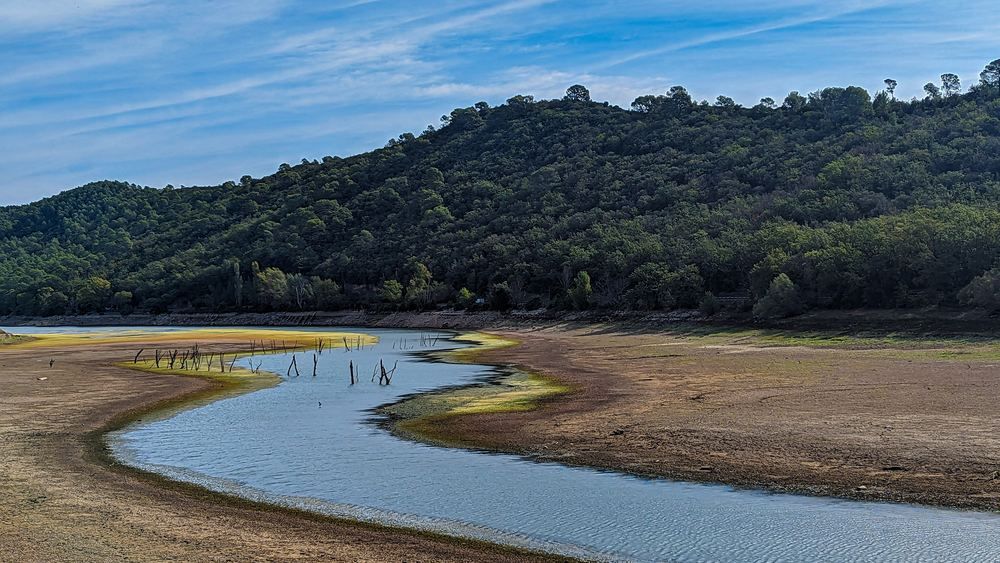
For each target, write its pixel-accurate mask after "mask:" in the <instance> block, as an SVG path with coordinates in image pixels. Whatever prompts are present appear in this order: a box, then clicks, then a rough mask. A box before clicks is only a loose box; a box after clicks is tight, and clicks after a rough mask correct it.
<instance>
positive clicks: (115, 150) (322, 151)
mask: <svg viewBox="0 0 1000 563" xmlns="http://www.w3.org/2000/svg"><path fill="white" fill-rule="evenodd" d="M996 58H1000V18H997V17H996V14H995V0H966V1H962V2H948V1H940V0H936V1H930V0H927V1H923V0H869V1H813V0H760V1H754V2H746V1H738V0H701V1H699V2H691V1H690V0H688V1H674V0H660V1H647V0H631V1H627V2H626V1H621V2H597V1H591V0H573V1H562V0H486V1H468V0H440V1H435V2H428V1H422V2H421V1H413V0H409V1H395V0H330V1H325V2H320V1H305V0H253V1H247V0H214V1H212V0H173V1H164V0H32V1H28V0H0V172H2V181H0V205H7V204H20V203H26V202H29V201H33V200H36V199H39V198H42V197H46V196H49V195H52V194H55V193H58V192H60V191H63V190H66V189H70V188H73V187H75V186H78V185H81V184H85V183H87V182H90V181H95V180H103V179H111V180H123V181H129V182H134V183H137V184H141V185H149V186H154V187H162V186H164V185H166V184H173V185H175V186H182V185H186V186H190V185H214V184H219V183H222V182H224V181H227V180H236V179H238V178H239V177H241V176H242V175H244V174H250V175H252V176H254V177H259V176H262V175H266V174H269V173H272V172H274V171H275V170H276V169H277V168H278V165H279V164H281V163H283V162H288V163H293V164H294V163H297V162H299V161H301V160H302V159H303V158H307V159H310V160H311V159H315V158H322V157H323V156H326V155H340V156H346V155H351V154H356V153H358V152H363V151H366V150H370V149H373V148H377V147H381V146H383V145H385V143H386V141H387V140H388V139H390V138H392V137H396V136H397V135H399V134H400V133H403V132H407V131H409V132H414V133H419V132H420V131H422V130H423V129H425V128H426V127H427V125H429V124H435V125H436V124H439V122H440V117H441V115H443V114H447V113H449V112H450V111H451V110H452V109H454V108H456V107H467V106H471V105H473V104H474V103H476V102H478V101H480V100H484V101H487V102H489V103H490V104H493V105H496V104H500V103H503V101H504V100H506V99H507V98H509V97H511V96H512V95H515V94H531V95H534V96H535V97H536V98H556V97H561V96H562V95H563V93H564V91H565V89H566V88H567V87H568V86H570V85H572V84H575V83H581V84H584V85H585V86H587V87H588V88H589V89H590V91H591V94H592V96H593V98H594V99H595V100H598V101H605V100H606V101H609V102H610V103H612V104H615V105H619V106H621V107H628V106H629V104H630V103H631V101H632V100H633V99H634V98H636V97H637V96H639V95H643V94H658V93H663V92H665V91H666V90H667V89H668V88H669V87H670V86H671V85H675V84H680V85H684V86H685V87H687V88H688V90H689V91H691V93H692V95H694V97H695V98H697V99H710V100H714V99H715V97H716V96H718V95H727V96H730V97H733V98H735V99H736V100H737V101H738V102H740V103H743V104H745V105H752V104H754V103H756V102H757V101H758V100H759V99H760V98H762V97H765V96H769V97H772V98H774V99H776V100H778V101H779V102H780V100H781V99H783V98H784V96H785V95H786V94H787V93H788V92H789V91H792V90H797V91H800V92H803V93H806V92H810V91H814V90H817V89H820V88H823V87H826V86H848V85H858V86H862V87H865V88H867V89H868V90H869V91H872V92H875V91H877V90H879V89H880V88H881V87H882V81H883V79H885V78H887V77H891V78H894V79H896V80H897V81H898V82H899V87H898V89H897V91H896V95H897V97H903V98H909V97H912V96H916V95H921V90H922V87H923V85H924V84H925V83H927V82H929V81H939V78H938V77H939V76H940V74H942V73H944V72H954V73H956V74H958V75H959V76H960V77H961V78H962V79H963V85H964V86H966V87H967V86H969V85H971V84H973V83H974V82H975V81H976V80H977V77H978V74H979V72H980V70H982V68H983V67H984V66H985V64H986V63H987V62H989V61H991V60H993V59H996Z"/></svg>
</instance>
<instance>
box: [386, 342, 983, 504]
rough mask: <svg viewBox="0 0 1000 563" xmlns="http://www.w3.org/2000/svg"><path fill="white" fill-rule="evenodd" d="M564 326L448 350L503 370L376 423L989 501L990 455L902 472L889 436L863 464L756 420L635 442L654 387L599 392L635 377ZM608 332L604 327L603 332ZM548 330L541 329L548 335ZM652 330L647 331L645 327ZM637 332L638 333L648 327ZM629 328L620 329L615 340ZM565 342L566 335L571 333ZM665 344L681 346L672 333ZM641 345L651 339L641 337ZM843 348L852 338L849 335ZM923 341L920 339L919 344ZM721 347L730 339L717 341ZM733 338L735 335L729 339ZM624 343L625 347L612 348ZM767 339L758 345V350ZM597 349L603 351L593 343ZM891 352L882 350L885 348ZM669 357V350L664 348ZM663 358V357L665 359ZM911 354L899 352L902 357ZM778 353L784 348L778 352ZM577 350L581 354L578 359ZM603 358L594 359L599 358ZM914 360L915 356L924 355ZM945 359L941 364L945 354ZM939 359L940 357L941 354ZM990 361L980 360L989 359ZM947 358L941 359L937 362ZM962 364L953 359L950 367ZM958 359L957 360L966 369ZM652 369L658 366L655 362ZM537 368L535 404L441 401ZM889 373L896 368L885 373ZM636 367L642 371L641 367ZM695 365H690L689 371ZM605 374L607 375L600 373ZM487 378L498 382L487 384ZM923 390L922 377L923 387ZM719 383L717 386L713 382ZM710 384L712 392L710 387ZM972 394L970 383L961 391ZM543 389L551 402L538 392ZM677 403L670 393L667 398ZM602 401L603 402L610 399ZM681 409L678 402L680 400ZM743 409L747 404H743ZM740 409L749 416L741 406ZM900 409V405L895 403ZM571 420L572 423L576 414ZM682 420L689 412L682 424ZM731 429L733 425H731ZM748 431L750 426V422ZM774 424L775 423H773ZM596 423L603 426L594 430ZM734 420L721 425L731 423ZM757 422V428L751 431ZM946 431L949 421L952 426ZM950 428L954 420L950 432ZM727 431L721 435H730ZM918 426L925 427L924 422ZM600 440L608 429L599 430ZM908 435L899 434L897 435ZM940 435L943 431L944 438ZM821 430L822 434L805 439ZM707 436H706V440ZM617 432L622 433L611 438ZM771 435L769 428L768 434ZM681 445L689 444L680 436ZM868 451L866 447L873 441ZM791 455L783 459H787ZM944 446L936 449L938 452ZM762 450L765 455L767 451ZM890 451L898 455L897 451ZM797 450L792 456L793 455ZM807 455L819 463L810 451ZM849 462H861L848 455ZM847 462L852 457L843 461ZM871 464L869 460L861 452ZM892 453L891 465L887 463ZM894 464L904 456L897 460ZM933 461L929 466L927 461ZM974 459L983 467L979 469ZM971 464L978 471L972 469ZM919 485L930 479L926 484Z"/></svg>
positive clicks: (652, 464) (730, 477)
mask: <svg viewBox="0 0 1000 563" xmlns="http://www.w3.org/2000/svg"><path fill="white" fill-rule="evenodd" d="M597 328H598V327H590V328H589V329H588V330H584V331H581V330H580V329H572V328H550V329H546V330H545V331H538V332H532V333H531V335H532V336H533V337H534V338H535V339H536V341H534V342H519V343H518V344H517V346H503V347H494V348H472V349H468V350H465V351H463V355H462V356H461V357H453V358H451V359H450V360H451V361H459V362H474V363H479V364H488V365H494V366H497V367H502V368H506V369H507V370H509V371H508V373H507V374H506V375H502V376H498V378H497V380H496V381H493V382H490V383H488V384H481V385H476V386H471V387H466V388H460V389H452V390H445V391H441V392H435V393H430V394H425V395H422V396H417V397H412V398H408V399H406V400H404V401H401V402H400V403H397V404H395V405H391V406H389V407H387V408H386V409H383V410H384V411H386V413H387V414H389V415H390V416H391V417H392V418H391V419H390V420H389V422H388V423H387V426H389V427H390V429H391V430H392V431H393V432H394V433H396V434H397V435H400V436H402V437H406V438H409V439H415V440H419V441H423V442H425V443H428V444H433V445H443V446H448V447H462V448H467V449H472V450H477V451H487V452H495V453H503V454H514V455H521V456H524V457H526V458H528V459H533V460H537V461H547V462H558V463H562V464H566V465H573V466H580V467H590V468H597V469H606V470H612V471H616V472H621V473H626V474H630V475H634V476H637V477H644V478H666V479H671V480H678V481H688V482H698V483H706V484H724V485H729V486H732V487H735V488H739V489H755V490H763V491H770V492H776V493H791V494H802V495H809V496H824V497H835V498H843V499H851V500H861V501H876V502H898V503H908V504H917V505H926V506H937V507H943V508H955V509H965V510H982V511H992V512H996V511H1000V487H998V484H997V481H996V472H993V473H992V475H993V476H992V477H990V475H991V473H990V472H989V471H990V470H991V466H990V465H988V464H989V463H990V462H991V461H992V460H987V462H986V463H987V465H986V466H985V467H983V466H982V465H979V466H978V467H976V466H971V463H970V462H969V460H967V459H963V458H960V457H957V456H954V455H951V456H948V457H942V458H940V459H936V460H934V461H933V462H932V463H937V464H943V463H955V464H959V465H958V467H959V468H960V471H959V472H955V471H953V470H952V471H951V472H950V474H948V476H947V477H946V479H948V480H947V481H944V482H941V481H942V479H940V478H938V477H937V475H936V474H931V475H929V476H926V477H925V475H926V474H927V470H922V471H921V472H920V473H918V472H917V471H916V470H914V471H911V468H912V465H911V463H912V459H911V458H905V459H906V461H904V462H897V461H896V460H897V459H900V458H901V457H902V456H903V455H906V450H904V449H903V448H902V447H896V448H893V447H892V444H888V445H887V447H886V446H875V448H877V449H881V450H886V451H885V453H884V454H882V455H884V457H883V460H885V461H881V462H876V463H877V464H873V465H874V467H873V468H871V469H865V468H863V467H861V468H859V467H857V465H860V464H862V463H865V462H867V460H868V458H869V457H870V456H872V455H878V454H873V449H872V447H868V446H866V445H856V444H850V443H840V444H837V443H829V442H824V443H823V445H822V447H824V448H827V449H829V451H830V452H831V453H826V452H825V451H818V450H816V449H810V448H815V447H816V446H812V444H809V443H806V444H805V447H803V449H802V450H801V451H798V450H793V451H787V450H785V449H783V446H782V445H781V444H780V443H775V441H774V439H773V438H772V437H771V436H769V435H767V434H768V432H767V429H765V430H764V431H763V432H762V433H760V434H758V435H744V437H743V438H742V439H743V440H745V441H746V443H739V444H735V443H732V442H727V435H726V434H727V432H719V431H714V430H713V429H711V428H706V427H704V426H702V427H700V428H699V427H693V428H690V429H689V430H685V435H681V436H680V438H682V439H686V440H688V441H689V442H690V441H693V442H694V444H695V447H694V448H692V449H693V451H690V450H689V451H685V452H684V453H683V454H682V455H672V454H673V452H671V451H669V450H670V449H671V447H670V446H667V447H666V448H664V447H663V445H662V442H661V443H655V444H650V443H649V442H648V441H645V442H642V443H640V444H638V445H635V446H633V445H630V444H628V438H629V436H628V434H629V433H631V432H635V431H642V430H644V429H648V428H649V427H651V426H654V425H656V426H659V425H666V424H670V423H671V421H670V420H669V418H667V419H663V418H656V417H651V416H649V415H648V414H642V411H644V410H645V409H648V408H649V407H650V404H649V401H650V400H653V399H655V400H659V399H662V396H660V395H656V394H652V393H651V394H650V396H649V397H646V398H645V399H644V398H642V397H639V398H636V397H634V396H631V395H630V398H631V399H634V402H631V403H624V402H622V401H617V400H615V399H613V398H609V396H608V395H613V394H614V392H611V393H608V389H609V388H610V386H612V385H617V386H627V385H634V384H635V381H628V380H627V379H628V378H623V377H621V375H620V374H616V376H615V377H611V376H610V374H609V372H606V371H604V372H602V371H601V370H600V369H595V364H597V363H598V361H597V360H590V361H589V362H588V361H581V359H585V358H582V356H583V355H584V354H582V353H581V352H580V351H584V352H588V353H594V355H595V356H596V355H597V353H595V352H594V350H595V349H596V347H594V348H589V347H588V345H586V344H583V345H578V348H577V349H576V350H577V353H575V354H574V353H570V352H567V350H570V349H571V347H569V346H568V345H567V342H566V341H565V340H564V339H565V337H566V336H567V335H570V336H569V337H570V338H575V337H577V336H579V333H581V332H584V333H586V332H589V331H590V330H597ZM609 332H610V331H609ZM489 333H490V334H494V335H496V336H497V337H498V338H507V339H511V340H516V339H518V338H519V337H522V336H523V334H524V331H495V332H494V331H489ZM553 335H554V336H555V337H554V338H550V337H552V336H553ZM654 335H655V333H654ZM642 336H645V337H649V336H650V335H649V334H645V333H644V334H643V335H642ZM630 338H635V339H637V340H638V339H639V337H633V336H627V335H626V336H622V337H621V340H622V341H628V339H630ZM574 342H576V341H574ZM669 344H670V345H674V344H678V345H680V344H682V343H679V342H672V343H669ZM642 345H643V346H650V345H652V344H649V343H646V344H642ZM850 345H852V346H853V343H852V344H850ZM924 345H925V346H926V345H927V344H924ZM725 346H730V345H729V344H726V345H725ZM732 346H734V347H736V346H738V345H732ZM623 347H627V346H623ZM768 349H769V351H768ZM758 350H759V351H761V352H762V353H769V354H772V355H777V354H782V355H783V354H786V353H789V351H793V352H794V353H795V354H799V355H801V356H802V357H807V356H808V355H809V354H813V353H815V354H818V355H822V356H823V357H824V358H827V357H833V356H831V354H832V355H836V354H838V353H841V352H851V351H853V352H858V353H863V354H876V355H877V353H879V352H880V351H882V350H885V348H876V349H872V350H858V349H852V348H843V349H840V348H837V347H836V345H833V346H832V347H830V348H826V349H822V348H808V347H806V348H801V349H795V348H794V346H781V345H780V344H776V343H774V342H770V343H768V345H767V346H764V347H761V348H759V349H758ZM892 351H893V353H896V352H898V358H890V359H891V360H892V361H895V364H899V366H896V365H895V364H894V365H893V366H892V369H894V370H895V369H912V368H908V367H907V366H908V365H912V362H913V361H914V359H912V358H918V359H919V358H921V357H922V356H921V354H926V353H927V352H928V351H930V352H933V358H932V360H931V361H927V363H928V365H930V366H931V367H933V368H934V369H942V366H941V365H938V364H941V362H938V364H934V363H933V362H934V361H936V358H938V357H939V356H940V357H941V358H946V357H948V356H950V355H951V354H952V352H950V351H947V350H941V349H938V348H933V347H930V348H920V347H915V348H912V349H909V348H906V349H899V350H897V349H892ZM997 353H998V352H995V351H992V350H991V349H990V350H985V351H984V350H978V351H966V352H961V353H959V354H958V356H959V357H962V356H963V355H965V356H967V357H969V358H971V359H970V361H980V362H982V361H983V360H984V359H985V360H989V359H991V358H994V357H995V356H996V355H997ZM600 354H601V355H605V354H608V355H610V354H609V353H608V352H607V351H601V352H600ZM890 355H891V354H890ZM668 356H669V355H668ZM668 356H665V357H668ZM907 358H911V359H907ZM785 359H786V360H787V359H788V358H787V357H786V358H785ZM585 360H586V359H585ZM600 360H601V361H602V362H603V361H604V360H607V358H606V357H602V358H600ZM925 360H926V358H925ZM953 363H954V362H952V364H953ZM949 365H950V364H949ZM992 365H993V364H984V366H983V367H984V369H989V368H990V366H992ZM945 367H947V365H946V366H945ZM960 367H961V368H963V369H964V368H965V367H966V366H965V365H964V364H963V365H961V366H960ZM972 367H973V366H972V364H969V369H972ZM659 369H662V364H661V367H660V368H659ZM516 373H525V374H541V376H542V377H545V378H547V379H549V380H550V381H553V382H554V387H556V388H557V387H558V386H564V387H565V388H566V391H565V392H558V391H556V392H554V393H552V394H551V395H550V396H548V397H546V396H543V397H541V398H540V399H539V400H538V401H537V404H536V405H535V407H536V408H533V409H530V410H528V409H522V408H504V407H503V405H502V404H501V405H497V408H495V409H489V410H484V411H482V412H461V411H460V410H456V409H454V408H453V399H457V400H458V401H459V402H460V401H461V396H462V395H463V393H468V392H469V390H470V388H476V389H481V390H482V391H483V392H484V393H486V394H489V393H491V392H494V393H496V394H497V395H498V396H499V395H502V394H503V392H504V388H503V382H504V381H505V380H508V379H509V378H511V377H514V376H513V375H512V374H516ZM891 373H893V374H894V375H899V373H898V372H891ZM643 375H652V374H650V373H648V372H646V373H644V374H643ZM695 375H697V374H695ZM609 380H613V382H609ZM497 383H499V384H500V385H499V386H498V385H497ZM928 389H930V387H928ZM722 391H724V389H723V390H722ZM722 391H720V392H722ZM973 392H975V390H973ZM550 399H555V400H550ZM692 399H693V400H694V401H695V403H696V406H695V408H693V409H691V410H692V411H695V410H696V409H697V408H698V407H700V406H701V400H700V399H699V395H694V396H693V397H687V400H692ZM678 404H679V403H678ZM611 405H614V406H613V407H612V406H611ZM683 408H687V407H686V406H683ZM748 412H749V411H748ZM750 414H753V413H752V412H750ZM903 415H904V416H905V415H906V413H903ZM591 419H592V420H593V422H594V424H595V425H597V424H598V422H605V423H606V422H607V421H608V419H611V420H614V421H615V423H614V424H613V425H606V426H605V427H604V428H599V429H598V430H597V431H596V432H595V431H594V430H593V429H591V428H586V427H585V425H587V424H590V422H591ZM581 421H583V422H581ZM685 424H690V422H685ZM554 426H555V427H560V426H561V427H563V428H566V427H567V426H572V427H571V428H566V429H565V430H561V431H560V430H553V427H554ZM738 430H743V429H742V428H741V429H738ZM750 430H755V429H753V428H751V429H750ZM778 430H781V429H776V432H777V431H778ZM602 431H603V432H602ZM735 431H736V430H734V431H733V432H731V433H735ZM757 431H758V432H761V431H760V430H757ZM952 432H954V431H952ZM958 432H959V434H957V435H956V436H960V435H961V430H959V431H958ZM731 433H730V434H731ZM927 433H928V434H935V433H934V432H933V431H931V432H927ZM609 438H611V439H609ZM908 438H909V437H908ZM930 438H934V439H937V440H940V439H942V437H940V436H929V437H928V439H930ZM944 438H945V439H948V438H950V436H946V437H944ZM814 439H816V440H823V439H825V438H823V437H822V435H820V436H818V437H817V438H814ZM714 440H717V441H718V443H713V441H714ZM622 441H625V443H622ZM778 441H779V442H780V438H778ZM758 444H759V445H760V447H761V448H767V449H769V450H770V451H767V452H765V453H766V454H767V455H764V456H760V457H756V458H755V457H754V455H753V454H754V453H759V452H754V451H753V450H754V449H755V448H757V445H758ZM683 446H684V447H690V446H688V444H683ZM875 451H877V450H875ZM734 455H735V456H742V457H745V458H746V459H745V460H743V459H735V460H734V459H733V457H732V456H734ZM775 455H783V456H784V459H774V458H773V456H775ZM793 455H794V456H795V457H793ZM941 455H947V454H941ZM768 456H770V457H768ZM821 456H828V457H834V458H842V459H846V462H845V463H843V464H842V465H841V466H840V467H836V466H834V467H823V468H821V469H822V470H821V471H818V470H817V467H815V465H818V464H819V463H821V462H822V460H823V457H821ZM897 456H898V457H897ZM795 458H798V459H795ZM814 460H819V461H814ZM855 460H861V461H855ZM852 463H853V464H854V465H852ZM867 463H872V462H867ZM897 463H898V464H897ZM904 463H905V465H904ZM932 467H933V466H932ZM979 467H983V468H982V469H979ZM976 471H981V472H983V473H981V474H984V475H985V477H982V476H980V475H977V474H975V472H976ZM929 485H930V486H929Z"/></svg>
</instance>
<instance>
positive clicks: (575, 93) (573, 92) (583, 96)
mask: <svg viewBox="0 0 1000 563" xmlns="http://www.w3.org/2000/svg"><path fill="white" fill-rule="evenodd" d="M563 99H565V100H568V101H572V102H589V101H590V90H587V88H586V87H584V86H581V85H579V84H574V85H573V86H570V87H569V88H567V89H566V97H565V98H563Z"/></svg>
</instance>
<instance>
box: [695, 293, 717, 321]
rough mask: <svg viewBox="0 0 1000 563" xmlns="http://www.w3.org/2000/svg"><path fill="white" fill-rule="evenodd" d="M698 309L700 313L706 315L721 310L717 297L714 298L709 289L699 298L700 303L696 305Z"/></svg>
mask: <svg viewBox="0 0 1000 563" xmlns="http://www.w3.org/2000/svg"><path fill="white" fill-rule="evenodd" d="M698 309H699V310H700V311H701V314H703V315H705V316H706V317H711V316H712V315H714V314H716V313H718V312H719V311H720V310H722V304H721V303H719V300H718V299H716V297H715V294H713V293H712V292H711V291H709V292H706V293H705V296H704V297H702V298H701V303H700V304H699V305H698Z"/></svg>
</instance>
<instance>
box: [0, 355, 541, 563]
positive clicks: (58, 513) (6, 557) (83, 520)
mask: <svg viewBox="0 0 1000 563" xmlns="http://www.w3.org/2000/svg"><path fill="white" fill-rule="evenodd" d="M200 343H201V346H202V349H203V350H205V351H209V350H211V349H213V347H214V349H220V347H221V348H231V347H232V345H233V344H234V343H231V342H226V341H225V339H224V338H220V339H219V340H218V341H217V342H215V343H214V344H211V345H206V342H205V340H204V339H200ZM239 344H240V345H245V342H241V343H239ZM139 345H140V344H139V342H138V341H134V340H133V341H131V342H129V343H128V344H100V345H87V346H71V347H61V348H59V349H52V348H44V347H42V348H23V347H20V346H2V347H0V560H3V561H18V562H24V561H108V560H131V561H164V560H185V561H206V560H226V561H242V560H272V561H273V560H292V559H299V560H341V561H430V560H433V561H513V560H531V559H539V557H536V556H534V555H531V554H527V553H521V552H518V551H515V550H510V549H506V548H500V547H496V546H491V545H489V544H485V543H479V542H467V541H461V540H455V539H450V538H444V537H439V536H434V535H430V534H422V533H419V532H411V531H406V530H399V529H390V528H382V527H378V526H373V525H366V524H361V523H354V522H348V521H343V520H337V519H331V518H325V517H320V516H316V515H311V514H307V513H304V512H297V511H291V510H285V509H281V508H277V507H269V506H266V505H261V504H254V503H250V502H245V501H241V500H237V499H232V498H229V497H224V496H221V495H216V494H213V493H209V492H207V491H204V490H202V489H199V488H196V487H193V486H187V485H182V484H178V483H173V482H170V481H167V480H165V479H162V478H159V477H156V476H153V475H149V474H145V473H141V472H138V471H134V470H130V469H128V468H124V467H121V466H118V465H115V464H112V463H109V460H108V459H106V458H105V457H104V455H103V454H102V452H101V448H102V446H101V441H100V439H99V435H100V432H101V431H102V430H104V429H107V428H108V427H109V426H112V425H114V424H116V422H120V421H121V420H123V417H127V416H129V413H132V415H134V414H135V413H137V412H142V411H145V410H147V409H150V408H151V407H153V406H154V405H157V404H159V403H162V402H163V401H168V400H171V399H173V400H176V399H177V398H178V397H181V396H183V395H190V394H198V393H202V394H203V393H206V392H209V391H212V390H213V389H217V388H218V387H219V384H218V383H213V382H212V381H209V380H206V379H202V378H195V377H182V376H171V375H157V374H150V373H142V372H137V371H133V370H130V369H125V368H120V367H113V366H112V365H111V364H113V363H114V362H118V361H124V360H131V358H132V356H133V355H134V354H135V352H136V349H137V348H138V347H139ZM171 345H173V346H177V347H183V346H187V345H190V343H189V342H174V343H172V344H171ZM158 346H166V344H165V343H163V342H162V341H160V343H159V344H158ZM50 359H54V360H55V363H54V365H53V366H52V367H50V366H49V360H50ZM40 378H46V379H40Z"/></svg>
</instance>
